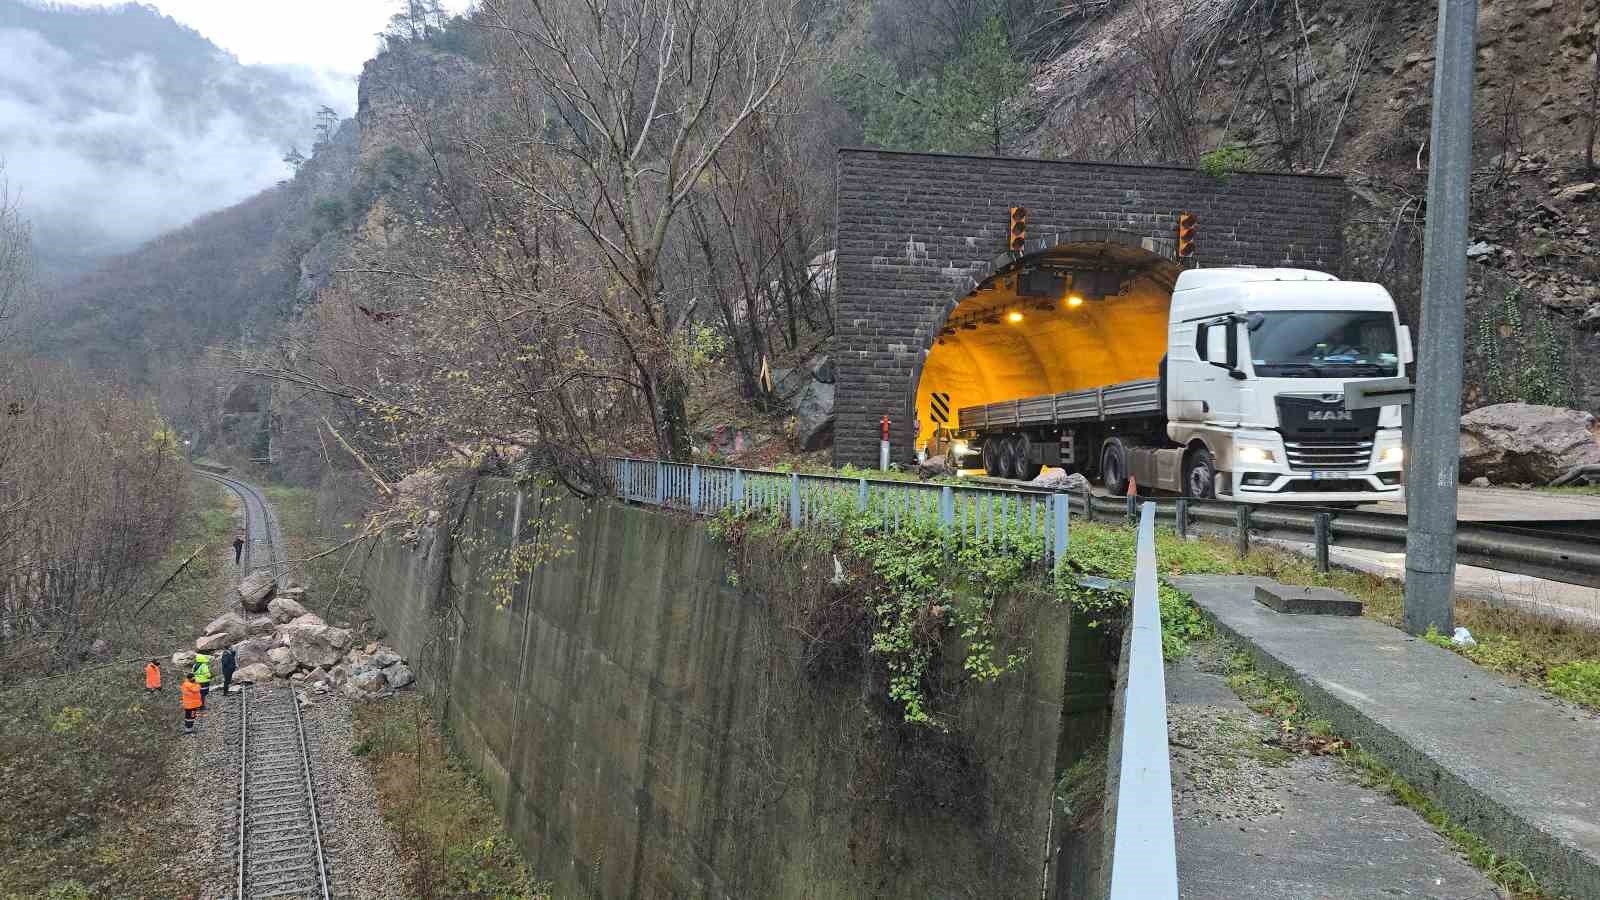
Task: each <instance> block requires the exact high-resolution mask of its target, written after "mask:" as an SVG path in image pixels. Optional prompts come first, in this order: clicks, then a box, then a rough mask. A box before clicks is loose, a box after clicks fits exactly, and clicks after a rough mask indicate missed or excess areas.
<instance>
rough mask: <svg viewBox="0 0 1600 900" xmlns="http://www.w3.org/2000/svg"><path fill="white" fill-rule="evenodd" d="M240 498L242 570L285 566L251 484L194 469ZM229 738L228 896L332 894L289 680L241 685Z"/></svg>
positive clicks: (312, 770) (311, 768) (273, 523)
mask: <svg viewBox="0 0 1600 900" xmlns="http://www.w3.org/2000/svg"><path fill="white" fill-rule="evenodd" d="M196 474H198V475H200V476H202V477H204V478H208V479H210V480H212V481H214V482H216V483H218V484H220V485H222V486H223V487H225V488H227V489H228V490H229V491H232V492H233V493H234V494H235V495H236V496H238V498H239V501H240V502H241V503H242V504H244V509H245V546H246V551H245V552H246V555H247V560H246V563H247V566H248V568H249V570H250V571H261V570H270V571H271V572H272V573H273V574H274V575H282V574H283V572H284V571H285V569H286V568H287V565H286V563H287V561H286V560H285V558H284V555H283V542H282V540H281V538H280V535H279V532H278V522H277V518H276V517H275V516H274V515H273V512H272V506H271V504H269V503H267V499H266V497H265V496H263V495H262V493H261V491H260V490H259V489H258V488H256V486H255V485H253V484H250V483H249V482H246V481H240V480H238V479H236V478H230V477H228V476H225V475H220V474H217V473H214V472H205V471H197V473H196ZM237 696H238V698H239V702H238V706H237V711H238V714H237V715H236V716H235V717H234V721H235V727H234V733H233V734H232V735H230V738H231V739H232V740H231V741H230V743H231V744H232V745H233V747H234V749H236V750H237V753H238V756H237V759H238V764H239V770H238V777H237V779H236V782H237V785H238V793H237V796H236V797H235V798H234V799H235V812H236V814H237V823H236V824H237V831H236V834H235V835H234V844H235V847H234V856H235V863H236V866H235V870H236V876H235V880H236V884H235V894H234V897H235V900H255V898H269V897H297V898H302V897H320V898H322V900H332V897H333V893H332V889H331V886H330V883H331V882H330V866H329V858H328V853H327V851H326V850H325V849H324V846H323V833H322V819H321V814H320V812H319V810H318V798H317V779H316V771H317V768H318V766H317V762H316V758H315V754H314V753H313V751H312V742H311V741H310V740H309V739H308V737H307V732H306V724H305V720H304V719H303V718H302V716H301V714H300V702H299V700H298V698H297V697H296V696H295V691H294V689H293V688H292V687H288V686H279V685H256V686H251V687H245V688H244V689H243V690H241V691H240V692H239V694H238V695H237Z"/></svg>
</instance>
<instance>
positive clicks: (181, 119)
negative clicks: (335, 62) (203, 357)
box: [0, 0, 353, 284]
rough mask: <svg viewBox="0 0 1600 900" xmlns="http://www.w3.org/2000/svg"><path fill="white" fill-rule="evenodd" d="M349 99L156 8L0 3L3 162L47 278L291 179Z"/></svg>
mask: <svg viewBox="0 0 1600 900" xmlns="http://www.w3.org/2000/svg"><path fill="white" fill-rule="evenodd" d="M350 93H351V94H353V91H351V92H350ZM351 99H352V98H351V97H350V96H347V95H345V92H343V91H340V90H338V86H337V85H336V84H334V83H332V82H331V80H330V79H328V78H325V77H323V76H321V75H320V74H319V73H316V72H313V71H311V70H309V69H301V68H295V67H287V66H282V67H280V66H246V65H243V64H241V63H240V62H239V61H238V59H237V58H235V57H234V56H233V55H232V54H230V53H227V52H226V51H223V50H221V49H220V48H218V47H217V46H216V45H215V44H212V43H211V42H210V41H209V40H207V39H206V38H205V37H204V36H202V35H201V34H199V33H198V32H196V31H194V30H193V29H190V28H188V27H186V26H184V25H181V24H179V23H178V22H176V21H174V20H173V19H171V18H168V17H167V16H164V15H162V14H161V13H160V12H158V11H156V10H155V9H153V8H151V7H147V6H138V5H132V4H130V5H126V6H121V7H112V8H80V7H63V6H55V5H44V4H40V3H33V2H28V0H0V160H4V164H5V169H6V174H7V176H8V179H9V181H10V185H11V189H12V190H13V191H16V192H18V193H20V194H21V197H22V202H23V206H24V209H25V213H26V215H27V216H28V217H29V218H30V219H31V220H32V223H33V227H34V241H35V247H36V250H37V252H38V257H39V263H40V269H41V274H42V275H43V276H44V279H45V281H46V282H47V283H55V284H60V283H62V282H65V281H68V280H70V279H71V278H73V277H75V276H78V275H81V274H83V273H84V272H85V271H86V270H87V269H89V268H91V267H92V266H93V265H94V264H95V263H97V262H98V261H100V260H101V259H104V258H105V257H107V256H110V255H113V254H116V253H121V252H125V251H128V250H130V249H132V248H133V247H135V246H137V245H138V244H140V243H141V242H143V241H145V240H148V239H150V238H152V237H155V236H156V235H159V234H162V233H164V232H167V231H170V230H172V229H175V228H178V227H181V226H182V225H184V224H186V223H188V222H190V221H193V220H194V219H196V218H198V217H199V216H201V215H203V214H205V213H207V212H210V211H212V210H216V209H220V208H222V207H225V206H228V205H230V204H233V203H237V202H239V201H242V200H244V199H246V198H248V197H250V196H252V195H254V194H256V193H258V192H260V191H261V190H263V189H265V188H267V187H270V186H272V185H273V184H275V183H277V182H278V181H280V180H282V179H285V178H287V177H289V176H290V175H291V174H292V170H291V169H290V167H289V166H288V165H287V164H285V163H284V162H283V156H284V154H285V152H286V151H287V150H288V149H289V148H290V147H291V146H297V147H299V148H300V149H302V150H306V149H309V146H308V145H309V144H310V143H311V141H312V136H313V130H312V129H313V125H314V122H315V117H316V113H317V111H318V109H320V108H321V107H323V106H331V107H333V108H335V109H336V110H339V111H340V112H348V111H349V110H350V107H351V105H352V104H351V102H350V100H351Z"/></svg>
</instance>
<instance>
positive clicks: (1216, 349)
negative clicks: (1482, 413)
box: [1126, 268, 1412, 504]
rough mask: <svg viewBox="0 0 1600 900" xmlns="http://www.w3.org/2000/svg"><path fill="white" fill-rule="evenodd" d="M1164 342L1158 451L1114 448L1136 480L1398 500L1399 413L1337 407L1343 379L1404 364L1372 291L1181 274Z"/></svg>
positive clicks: (1377, 289) (1219, 273)
mask: <svg viewBox="0 0 1600 900" xmlns="http://www.w3.org/2000/svg"><path fill="white" fill-rule="evenodd" d="M1167 342H1168V343H1167V359H1166V362H1165V366H1164V371H1163V374H1162V379H1161V381H1162V389H1163V395H1164V399H1165V406H1166V409H1165V414H1166V415H1165V418H1166V436H1167V438H1168V439H1169V440H1170V444H1168V445H1167V446H1166V447H1161V448H1149V447H1140V448H1137V449H1135V448H1128V450H1127V453H1126V456H1127V464H1128V469H1129V471H1130V473H1132V474H1133V475H1135V476H1136V477H1137V476H1138V475H1140V474H1143V475H1145V477H1147V478H1150V479H1152V480H1151V481H1148V482H1144V483H1149V484H1154V485H1158V486H1169V485H1170V482H1171V481H1172V480H1173V476H1174V475H1178V476H1179V477H1180V478H1181V484H1180V485H1171V486H1173V487H1178V488H1180V489H1181V492H1182V493H1184V494H1186V495H1189V496H1195V497H1217V498H1220V499H1226V500H1239V501H1249V502H1256V503H1262V502H1269V503H1270V502H1280V503H1281V502H1301V503H1319V504H1345V503H1368V502H1372V501H1375V500H1390V499H1399V498H1401V497H1402V496H1403V494H1404V486H1403V483H1402V482H1403V479H1402V474H1401V472H1402V468H1403V462H1404V450H1403V449H1402V446H1403V442H1402V437H1401V412H1400V408H1399V407H1384V408H1383V409H1367V410H1348V409H1345V407H1344V389H1345V385H1346V384H1347V383H1349V382H1350V381H1352V380H1358V379H1366V378H1393V377H1396V376H1398V375H1403V374H1404V373H1405V366H1406V364H1407V363H1409V362H1411V357H1412V350H1411V336H1410V331H1409V329H1408V328H1406V327H1405V326H1404V325H1401V324H1400V322H1399V318H1398V315H1397V313H1396V308H1395V304H1394V299H1393V298H1392V297H1390V296H1389V293H1388V291H1386V290H1384V289H1383V287H1381V286H1380V285H1376V284H1370V283H1365V282H1352V281H1340V280H1339V279H1337V278H1334V277H1333V276H1332V275H1328V274H1325V273H1322V272H1313V271H1308V270H1304V269H1253V268H1225V269H1197V270H1190V271H1186V272H1184V273H1183V274H1182V275H1180V276H1179V277H1178V281H1177V284H1176V286H1175V288H1174V291H1173V294H1172V305H1171V312H1170V315H1169V324H1168V335H1167ZM1141 470H1144V471H1143V472H1141ZM1163 476H1165V477H1163ZM1161 482H1167V483H1168V484H1167V485H1163V484H1160V483H1161Z"/></svg>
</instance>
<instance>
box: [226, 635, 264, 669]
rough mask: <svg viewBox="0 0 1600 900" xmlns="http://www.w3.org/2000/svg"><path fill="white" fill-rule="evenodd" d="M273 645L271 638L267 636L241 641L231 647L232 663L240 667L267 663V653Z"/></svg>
mask: <svg viewBox="0 0 1600 900" xmlns="http://www.w3.org/2000/svg"><path fill="white" fill-rule="evenodd" d="M273 646H274V645H273V643H272V639H271V638H267V637H254V638H251V639H249V640H247V641H243V642H241V643H239V644H238V645H236V646H235V647H234V648H233V652H234V654H235V656H234V663H235V664H236V665H237V666H238V667H239V668H241V669H242V668H244V667H245V666H253V665H256V664H258V663H260V664H269V661H270V657H268V655H267V654H268V653H270V652H272V648H273Z"/></svg>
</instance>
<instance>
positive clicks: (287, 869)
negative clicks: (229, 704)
mask: <svg viewBox="0 0 1600 900" xmlns="http://www.w3.org/2000/svg"><path fill="white" fill-rule="evenodd" d="M239 698H240V700H239V716H238V722H239V771H240V773H241V777H240V778H239V798H238V810H239V821H238V835H237V837H236V841H237V844H238V876H237V881H238V883H237V885H236V889H237V894H236V895H235V896H236V897H239V898H265V897H321V898H323V900H331V898H332V896H333V894H332V892H331V890H330V888H329V877H328V859H327V854H326V853H325V852H324V850H323V846H322V822H321V818H320V816H319V814H318V811H317V788H316V778H315V777H314V775H313V774H312V770H313V768H314V763H313V761H312V754H311V748H310V742H309V741H308V740H307V739H306V730H305V722H304V720H303V719H302V718H301V716H300V703H299V701H298V700H297V699H296V698H295V694H294V690H293V689H292V688H287V687H276V686H274V687H255V688H251V689H249V690H245V691H242V692H241V693H240V694H239Z"/></svg>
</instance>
